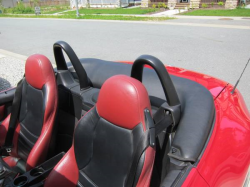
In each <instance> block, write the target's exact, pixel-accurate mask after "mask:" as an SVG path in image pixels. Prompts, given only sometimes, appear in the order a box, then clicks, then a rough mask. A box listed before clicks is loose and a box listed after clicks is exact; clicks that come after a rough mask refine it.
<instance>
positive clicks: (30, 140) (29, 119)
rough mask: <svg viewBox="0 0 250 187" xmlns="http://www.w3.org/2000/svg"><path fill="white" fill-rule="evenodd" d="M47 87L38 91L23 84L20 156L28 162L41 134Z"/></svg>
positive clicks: (19, 141) (20, 117) (19, 140)
mask: <svg viewBox="0 0 250 187" xmlns="http://www.w3.org/2000/svg"><path fill="white" fill-rule="evenodd" d="M45 98H46V87H45V86H44V87H43V90H38V89H36V88H34V87H32V86H30V85H29V84H28V83H27V81H26V80H24V83H23V89H22V102H21V108H20V116H19V122H20V126H21V128H20V134H19V137H18V155H19V156H20V158H22V159H23V160H27V158H28V155H29V153H30V151H31V149H32V148H33V146H34V144H35V143H36V141H37V139H38V137H39V136H40V134H41V130H42V126H43V118H44V110H45V100H46V99H45Z"/></svg>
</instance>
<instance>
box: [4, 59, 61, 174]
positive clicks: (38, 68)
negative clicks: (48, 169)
mask: <svg viewBox="0 0 250 187" xmlns="http://www.w3.org/2000/svg"><path fill="white" fill-rule="evenodd" d="M57 102H58V101H57V85H56V80H55V74H54V71H53V68H52V65H51V63H50V61H49V60H48V58H47V57H45V56H43V55H32V56H30V57H29V58H28V59H27V61H26V64H25V78H24V80H23V87H22V98H21V107H20V114H19V118H18V124H17V127H16V130H15V133H14V137H13V145H14V147H13V149H12V152H11V157H10V158H8V159H6V162H7V164H9V165H10V166H13V165H15V163H13V159H11V158H15V160H19V159H22V160H23V161H25V163H26V170H29V169H31V168H33V167H35V166H37V165H38V164H40V163H42V162H43V161H44V160H45V159H46V156H47V153H48V148H49V144H50V140H51V135H52V130H53V125H54V120H55V115H56V110H57ZM9 119H10V116H8V117H7V119H6V120H5V121H4V122H3V126H5V127H6V129H8V121H9ZM1 139H3V140H4V137H3V138H1ZM11 162H12V163H11Z"/></svg>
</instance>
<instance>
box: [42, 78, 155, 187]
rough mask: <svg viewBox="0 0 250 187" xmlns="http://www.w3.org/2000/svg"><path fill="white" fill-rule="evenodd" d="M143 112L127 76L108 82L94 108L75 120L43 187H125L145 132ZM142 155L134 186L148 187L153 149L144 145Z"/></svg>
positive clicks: (143, 97)
mask: <svg viewBox="0 0 250 187" xmlns="http://www.w3.org/2000/svg"><path fill="white" fill-rule="evenodd" d="M145 110H147V111H150V113H151V107H150V102H149V97H148V93H147V91H146V89H145V87H144V86H143V85H142V84H141V82H139V81H138V80H136V79H133V78H131V77H128V76H125V75H117V76H114V77H111V78H109V79H108V80H107V81H106V82H105V83H104V84H103V86H102V88H101V90H100V94H99V98H98V101H97V104H96V106H94V107H93V108H92V109H91V110H90V111H89V112H88V113H87V114H85V116H84V117H82V118H81V119H80V121H79V122H78V125H77V126H76V129H75V132H74V141H73V145H72V147H71V148H70V149H69V151H68V152H67V153H66V154H65V156H64V157H63V158H62V160H61V161H60V162H59V163H58V164H57V165H56V166H55V168H54V169H53V170H52V171H51V173H50V175H49V176H48V178H47V180H46V181H45V186H46V187H52V186H60V187H64V186H65V187H66V186H67V187H71V186H107V187H119V186H127V180H128V177H129V174H130V173H131V172H130V171H131V166H132V162H133V159H135V157H134V154H135V152H136V150H138V145H140V144H139V142H140V140H141V137H143V136H144V135H145V134H146V132H148V130H149V127H148V126H147V125H146V122H145ZM150 117H151V116H150ZM140 155H141V156H140V159H139V162H138V165H137V166H136V172H135V175H134V176H133V178H134V179H133V184H134V185H133V186H141V187H147V186H149V184H150V179H151V174H152V169H153V165H154V157H155V149H154V148H153V147H150V146H147V147H146V149H144V150H143V151H142V152H141V153H140Z"/></svg>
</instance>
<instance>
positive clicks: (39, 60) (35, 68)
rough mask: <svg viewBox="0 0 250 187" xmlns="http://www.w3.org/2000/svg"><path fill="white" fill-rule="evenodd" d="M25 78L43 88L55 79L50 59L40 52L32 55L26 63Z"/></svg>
mask: <svg viewBox="0 0 250 187" xmlns="http://www.w3.org/2000/svg"><path fill="white" fill-rule="evenodd" d="M25 78H26V80H27V82H28V83H29V84H30V85H31V86H33V87H34V88H37V89H42V87H43V85H44V84H46V83H48V82H51V81H54V80H55V76H54V72H53V69H52V67H51V63H50V61H49V59H48V58H47V57H46V56H43V55H39V54H35V55H32V56H30V57H29V58H28V59H27V61H26V65H25Z"/></svg>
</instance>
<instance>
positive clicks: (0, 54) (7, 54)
mask: <svg viewBox="0 0 250 187" xmlns="http://www.w3.org/2000/svg"><path fill="white" fill-rule="evenodd" d="M1 57H2V58H4V57H13V58H16V59H19V60H23V61H26V60H27V58H28V57H27V56H24V55H20V54H17V53H13V52H10V51H6V50H3V49H0V58H1Z"/></svg>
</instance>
